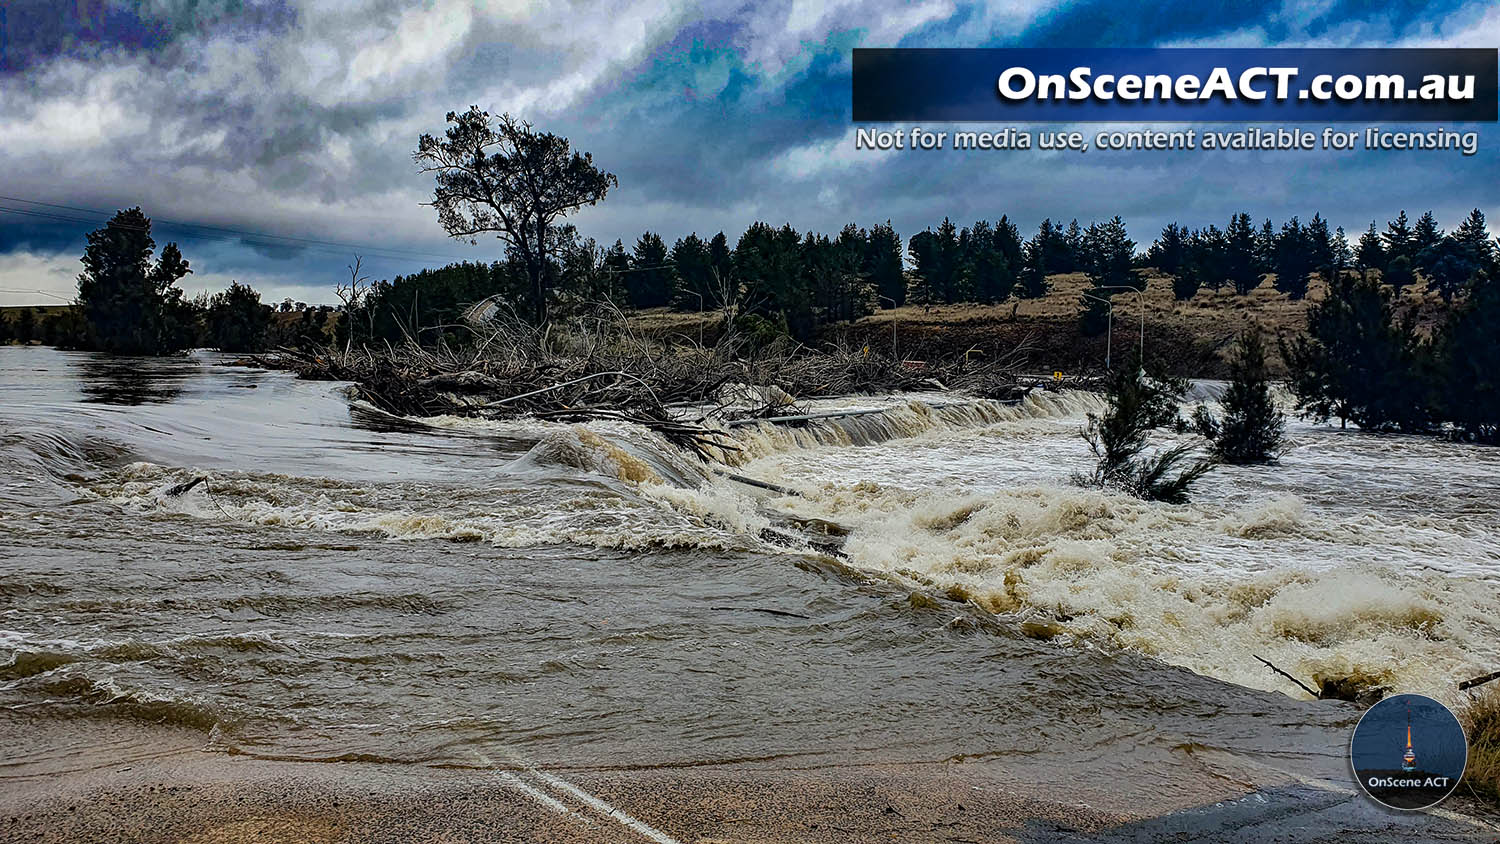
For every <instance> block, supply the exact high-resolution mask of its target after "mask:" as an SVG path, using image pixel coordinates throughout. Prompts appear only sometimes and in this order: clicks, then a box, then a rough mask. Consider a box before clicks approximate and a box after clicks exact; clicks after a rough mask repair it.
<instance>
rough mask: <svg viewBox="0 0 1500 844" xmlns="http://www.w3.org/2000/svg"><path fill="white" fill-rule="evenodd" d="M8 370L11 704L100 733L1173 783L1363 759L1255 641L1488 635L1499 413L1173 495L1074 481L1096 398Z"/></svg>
mask: <svg viewBox="0 0 1500 844" xmlns="http://www.w3.org/2000/svg"><path fill="white" fill-rule="evenodd" d="M1199 392H1200V394H1201V395H1200V397H1201V398H1204V399H1205V400H1208V399H1211V397H1212V392H1213V391H1212V388H1211V386H1208V385H1202V386H1200V388H1199ZM0 394H3V396H4V398H3V404H0V713H10V715H9V716H6V715H4V714H0V717H14V718H22V717H24V718H34V719H42V720H45V721H46V722H48V723H54V724H69V723H77V724H79V725H80V727H79V732H80V738H79V741H80V742H82V743H84V744H87V742H88V741H89V738H88V736H89V729H91V728H90V727H88V726H87V725H90V724H95V723H98V722H99V720H100V719H106V720H108V721H109V722H110V723H116V722H120V723H142V724H148V723H170V724H177V725H185V726H187V727H191V728H194V729H198V730H201V731H202V732H203V734H204V736H205V747H207V748H208V749H210V750H212V751H222V752H231V753H239V754H247V755H252V756H263V757H270V758H286V759H306V760H343V759H365V760H380V761H388V762H391V763H396V764H401V763H405V764H442V765H471V764H487V763H488V762H489V761H491V760H495V759H507V758H524V759H527V760H530V761H531V762H535V763H538V764H548V765H563V766H566V765H593V766H605V767H608V766H614V765H619V766H625V765H631V766H643V765H645V766H654V765H661V766H672V765H701V764H712V763H716V762H726V761H736V760H738V761H746V760H748V761H756V760H764V761H771V760H776V761H778V762H779V763H782V764H798V765H801V764H806V765H817V764H824V763H829V762H834V761H837V762H839V763H841V764H849V763H855V764H857V763H860V762H862V761H870V762H875V761H912V762H922V761H931V762H941V761H945V760H961V759H988V760H991V761H993V762H995V763H996V764H1001V765H1011V766H1014V769H1015V770H1016V771H1017V774H1018V776H1025V777H1026V778H1027V781H1028V782H1031V783H1039V782H1040V783H1046V782H1055V783H1058V784H1065V783H1072V782H1074V781H1075V780H1076V778H1077V774H1078V772H1080V771H1085V770H1086V771H1090V772H1095V773H1097V772H1100V771H1104V772H1110V771H1115V772H1119V773H1128V774H1129V775H1130V777H1131V780H1132V782H1133V783H1135V785H1136V786H1138V787H1139V788H1141V789H1157V790H1162V789H1167V790H1170V789H1171V788H1172V787H1173V779H1172V777H1171V776H1169V775H1168V773H1167V772H1166V768H1165V767H1161V768H1160V770H1161V771H1162V773H1160V774H1159V775H1158V774H1155V773H1152V771H1153V770H1156V769H1157V767H1155V766H1153V763H1155V762H1161V761H1174V760H1175V763H1176V764H1180V763H1181V762H1182V760H1183V759H1184V758H1186V757H1192V758H1194V759H1197V760H1200V761H1202V760H1208V759H1214V760H1222V759H1224V758H1234V759H1241V760H1244V761H1245V764H1257V765H1263V764H1271V765H1275V766H1278V767H1281V768H1285V769H1287V770H1293V771H1296V772H1297V773H1299V774H1301V775H1308V776H1321V777H1334V778H1337V777H1340V776H1343V777H1347V774H1345V773H1342V772H1343V771H1344V770H1345V768H1344V758H1343V749H1344V748H1343V745H1342V743H1343V742H1345V741H1347V729H1348V727H1349V726H1350V725H1352V723H1353V720H1354V719H1355V718H1357V717H1358V714H1359V710H1358V708H1357V707H1355V706H1353V705H1350V704H1340V703H1330V702H1316V701H1308V700H1301V699H1298V697H1302V698H1305V697H1306V696H1305V695H1302V694H1301V693H1300V692H1298V691H1297V689H1296V688H1294V687H1292V686H1291V685H1290V684H1289V683H1287V682H1286V681H1285V680H1283V679H1281V678H1280V677H1278V676H1276V675H1275V674H1273V673H1271V672H1270V671H1269V670H1267V669H1266V668H1265V667H1264V666H1263V665H1261V664H1260V663H1259V662H1257V661H1256V659H1255V656H1257V655H1258V656H1262V657H1265V658H1267V659H1269V660H1271V661H1272V662H1275V663H1276V664H1277V665H1279V666H1281V667H1283V668H1286V669H1288V670H1289V671H1291V672H1293V673H1295V674H1297V675H1298V676H1299V677H1302V678H1304V679H1305V680H1306V681H1308V682H1313V681H1314V680H1315V679H1318V678H1338V677H1354V678H1357V679H1358V680H1359V681H1360V682H1362V683H1369V684H1374V685H1380V686H1385V687H1387V688H1390V689H1393V690H1397V691H1423V692H1428V693H1433V694H1436V695H1437V696H1439V697H1445V696H1447V695H1448V692H1447V691H1446V690H1448V689H1451V688H1452V687H1453V684H1454V683H1455V682H1456V681H1457V680H1459V679H1463V678H1465V677H1468V676H1472V675H1475V674H1480V673H1484V672H1486V671H1489V670H1493V669H1494V668H1496V667H1500V508H1497V507H1496V506H1495V505H1496V502H1497V501H1500V449H1486V448H1481V447H1475V446H1467V445H1459V444H1452V443H1442V442H1437V441H1434V440H1431V439H1418V438H1410V437H1394V436H1390V437H1387V436H1371V435H1365V434H1360V433H1357V432H1353V431H1349V432H1343V431H1339V430H1337V428H1336V427H1329V426H1317V425H1312V424H1309V423H1305V422H1293V423H1291V424H1290V426H1289V434H1290V438H1291V444H1290V448H1289V450H1288V451H1287V453H1286V454H1285V455H1284V456H1283V458H1282V461H1281V463H1280V465H1278V466H1275V467H1271V468H1229V467H1226V468H1221V469H1219V470H1217V471H1216V472H1215V473H1214V474H1212V475H1210V476H1209V478H1208V479H1207V480H1206V481H1205V482H1203V484H1202V486H1201V487H1200V488H1199V489H1198V490H1197V492H1196V495H1195V498H1194V503H1193V504H1191V505H1186V506H1171V505H1163V504H1155V503H1143V502H1139V501H1135V500H1132V499H1129V498H1126V497H1122V496H1119V495H1115V494H1108V493H1100V492H1095V491H1089V490H1084V489H1081V488H1078V487H1076V486H1074V485H1073V484H1072V483H1071V482H1070V480H1069V479H1070V476H1071V475H1072V473H1074V472H1076V471H1080V470H1083V469H1085V468H1086V464H1087V462H1088V460H1087V451H1086V445H1085V444H1084V443H1083V441H1082V440H1081V439H1080V438H1079V436H1078V430H1079V428H1080V426H1081V425H1082V423H1083V420H1084V414H1085V413H1087V412H1088V411H1090V410H1095V409H1098V407H1099V404H1098V399H1097V398H1096V397H1094V396H1091V395H1088V394H1084V393H1066V392H1065V393H1048V394H1041V393H1037V394H1034V395H1033V396H1032V397H1030V398H1028V399H1027V400H1025V401H1024V402H1023V403H1022V404H1020V405H1016V406H1007V405H998V404H991V403H983V402H980V403H974V402H969V401H964V400H962V399H961V397H956V396H941V397H934V396H928V397H925V398H922V397H913V396H893V397H886V398H880V399H873V398H866V399H859V400H848V401H842V402H827V403H825V404H824V405H820V406H819V408H818V409H835V408H837V407H840V406H849V407H854V406H858V407H866V408H870V407H880V408H885V409H886V411H885V412H883V413H879V414H872V415H866V416H859V417H850V418H846V419H835V420H826V421H821V422H818V423H815V424H812V425H810V426H807V427H804V428H799V429H789V428H772V427H769V426H761V427H759V428H742V429H738V433H737V436H738V441H739V445H740V448H741V450H740V451H739V452H735V453H732V454H726V455H725V460H724V463H725V465H722V466H705V465H704V464H702V463H701V462H699V461H698V460H697V459H696V458H692V457H689V456H687V455H685V454H683V453H681V452H678V451H677V450H675V449H673V448H672V447H671V446H669V445H667V444H666V443H664V442H662V441H660V440H659V439H657V438H656V437H655V436H654V435H651V434H650V433H649V432H646V431H643V430H640V429H635V428H632V427H630V426H628V425H624V424H594V425H589V426H575V425H563V424H544V423H538V422H524V421H517V422H503V423H502V422H483V421H475V420H467V419H457V418H436V419H424V420H399V419H392V418H390V417H385V416H382V415H381V414H378V413H375V412H373V411H371V410H368V409H362V408H360V407H358V406H351V405H350V403H349V402H348V400H347V399H346V397H345V395H344V393H343V392H342V390H341V387H340V385H336V384H328V383H315V382H303V381H297V380H295V379H293V378H292V377H290V376H288V375H286V374H284V373H275V372H264V371H259V370H254V369H246V368H239V367H229V366H221V365H218V363H217V362H216V359H215V358H213V357H211V356H205V355H199V356H195V357H191V358H187V359H178V360H131V359H105V358H96V357H93V356H90V355H86V354H81V353H65V352H58V351H54V350H51V349H44V348H20V347H0ZM934 404H941V405H945V406H943V407H939V408H934V407H933V405H934ZM715 470H718V471H715ZM726 470H727V471H732V472H735V473H738V474H740V475H743V476H747V477H751V478H755V479H757V480H761V481H766V482H769V483H772V484H776V485H780V486H782V487H786V488H789V489H790V490H794V491H795V492H796V493H797V494H795V495H782V494H779V493H772V492H767V491H765V490H762V489H758V488H756V487H752V486H748V485H745V484H741V483H737V482H734V481H731V480H727V479H725V478H724V477H723V476H722V475H721V474H719V472H721V471H726ZM199 477H203V478H206V481H205V482H203V483H201V484H199V485H198V486H196V487H195V488H193V489H192V490H191V491H189V492H186V493H184V494H182V495H169V494H168V490H170V489H171V488H173V487H174V486H176V485H179V484H183V483H185V482H188V481H191V480H193V479H195V478H199ZM832 549H837V552H836V553H834V552H833V551H832ZM1293 694H1295V695H1297V697H1293V696H1292V695H1293ZM113 735H114V734H113V733H111V736H113ZM105 740H106V739H104V738H102V737H101V738H100V739H99V741H101V742H102V741H105ZM108 740H109V741H116V740H117V739H116V738H113V737H112V738H109V739H108ZM127 744H128V743H127ZM119 752H121V753H130V752H142V753H144V752H147V751H146V750H144V749H143V748H141V747H135V746H129V747H124V746H122V748H121V749H120V751H119ZM66 755H68V754H65V753H64V752H63V751H61V750H60V751H59V752H58V758H56V759H54V760H51V761H50V762H49V760H38V759H36V758H35V757H28V758H12V757H9V756H7V755H6V753H5V751H4V750H3V749H0V776H4V775H6V772H7V771H10V772H22V773H32V772H35V771H36V769H37V766H38V765H42V766H43V767H45V766H46V765H48V764H53V765H56V766H63V765H66V764H69V763H68V762H67V760H66V759H65V758H64V756H66ZM1203 764H1223V763H1222V761H1216V762H1212V763H1210V762H1203Z"/></svg>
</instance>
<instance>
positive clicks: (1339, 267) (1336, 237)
mask: <svg viewBox="0 0 1500 844" xmlns="http://www.w3.org/2000/svg"><path fill="white" fill-rule="evenodd" d="M1332 258H1333V264H1332V268H1333V273H1332V274H1330V275H1329V277H1328V278H1327V279H1324V281H1328V282H1329V283H1332V280H1333V277H1334V276H1336V275H1338V274H1339V273H1341V272H1343V271H1344V270H1346V269H1348V268H1349V265H1350V264H1352V263H1354V250H1352V249H1350V248H1349V237H1348V235H1346V234H1344V227H1343V226H1339V227H1338V228H1337V229H1335V230H1334V232H1333V246H1332Z"/></svg>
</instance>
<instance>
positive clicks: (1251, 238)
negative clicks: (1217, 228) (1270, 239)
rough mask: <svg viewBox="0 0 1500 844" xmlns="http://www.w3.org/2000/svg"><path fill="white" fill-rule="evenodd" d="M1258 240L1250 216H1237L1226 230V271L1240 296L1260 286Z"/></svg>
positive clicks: (1230, 221)
mask: <svg viewBox="0 0 1500 844" xmlns="http://www.w3.org/2000/svg"><path fill="white" fill-rule="evenodd" d="M1257 243H1258V242H1257V240H1256V237H1255V229H1254V228H1253V227H1252V226H1251V223H1250V215H1249V214H1244V213H1240V214H1236V215H1234V216H1233V217H1231V218H1230V220H1229V227H1228V228H1226V229H1225V230H1224V250H1225V252H1224V258H1225V266H1224V270H1225V272H1226V273H1227V274H1228V277H1229V281H1230V283H1232V284H1233V285H1234V292H1235V293H1237V294H1239V295H1240V296H1244V295H1247V294H1248V293H1249V292H1250V291H1252V290H1254V289H1255V288H1257V287H1259V286H1260V277H1261V272H1260V267H1259V265H1258V262H1257V261H1256V252H1257Z"/></svg>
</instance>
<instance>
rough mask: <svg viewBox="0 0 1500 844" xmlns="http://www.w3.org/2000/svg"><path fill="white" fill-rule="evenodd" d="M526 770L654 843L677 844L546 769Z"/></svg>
mask: <svg viewBox="0 0 1500 844" xmlns="http://www.w3.org/2000/svg"><path fill="white" fill-rule="evenodd" d="M526 772H527V773H529V774H531V775H532V776H534V777H536V778H537V779H539V780H541V781H542V782H545V783H547V784H548V785H550V786H552V787H553V788H555V789H557V790H559V791H565V792H567V793H568V794H571V795H573V796H574V797H576V798H577V799H578V800H580V801H582V802H583V804H584V805H586V806H588V807H589V808H591V809H593V810H594V811H596V812H598V813H599V814H601V815H604V816H605V817H609V818H613V819H615V820H617V821H619V822H620V823H622V824H624V825H625V826H627V827H629V828H630V829H631V830H633V831H634V832H636V833H637V834H639V835H640V836H642V837H643V838H647V839H650V840H651V841H655V842H656V844H679V842H678V841H677V839H675V838H673V837H672V836H670V835H667V834H666V833H665V832H662V831H660V830H658V829H655V828H653V827H651V826H649V825H647V824H645V823H642V822H641V821H638V820H636V819H635V818H632V817H631V816H629V815H627V814H625V813H624V812H622V811H620V810H619V809H617V808H615V807H614V806H611V805H609V804H608V803H606V802H604V801H603V800H600V799H599V798H598V797H595V796H594V795H592V794H590V793H588V792H587V791H584V790H583V789H581V788H579V787H578V786H576V785H574V784H572V783H570V782H568V781H567V780H565V779H563V778H562V777H555V776H553V775H552V774H549V773H547V772H546V771H542V770H538V769H537V768H532V767H528V768H527V769H526Z"/></svg>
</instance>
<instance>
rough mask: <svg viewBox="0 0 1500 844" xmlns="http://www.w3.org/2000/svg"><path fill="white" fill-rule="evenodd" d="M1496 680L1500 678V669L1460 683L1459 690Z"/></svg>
mask: <svg viewBox="0 0 1500 844" xmlns="http://www.w3.org/2000/svg"><path fill="white" fill-rule="evenodd" d="M1495 680H1500V671H1491V672H1490V673H1488V674H1485V675H1482V676H1479V677H1475V678H1473V679H1471V680H1465V681H1463V682H1462V683H1459V684H1458V690H1459V691H1461V692H1462V691H1467V690H1468V689H1472V688H1475V687H1476V686H1483V685H1484V684H1485V683H1489V682H1493V681H1495Z"/></svg>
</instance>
